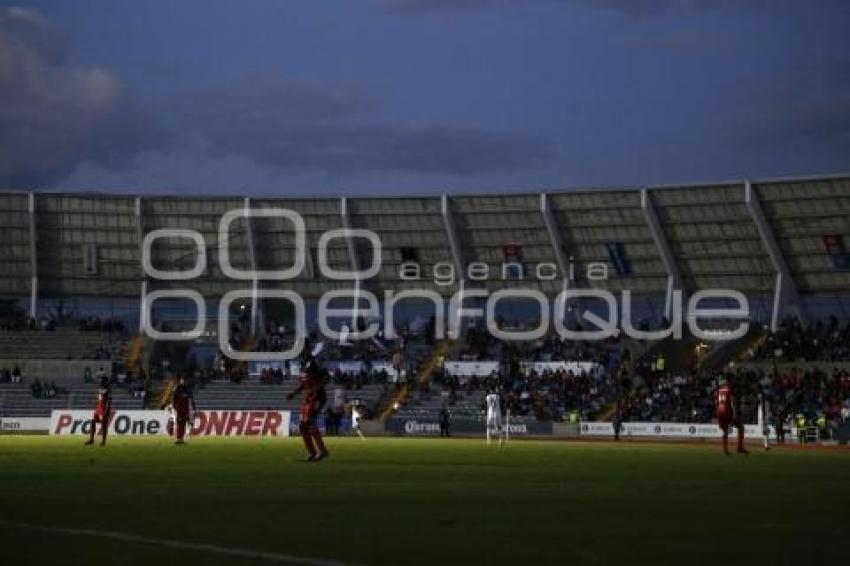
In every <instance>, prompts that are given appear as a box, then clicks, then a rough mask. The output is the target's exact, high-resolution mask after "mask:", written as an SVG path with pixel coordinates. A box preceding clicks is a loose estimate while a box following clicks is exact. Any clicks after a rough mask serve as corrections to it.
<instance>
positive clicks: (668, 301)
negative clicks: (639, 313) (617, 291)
mask: <svg viewBox="0 0 850 566" xmlns="http://www.w3.org/2000/svg"><path fill="white" fill-rule="evenodd" d="M640 207H641V210H643V216H644V218H645V219H646V224H647V226H649V231H650V232H651V233H652V239H653V241H655V247H656V248H658V253H659V254H660V255H661V261H662V262H663V263H664V269H666V270H667V292H666V295H665V299H664V317H665V318H667V319H668V320H669V319H670V315H671V312H672V310H673V291H674V290H677V289H678V290H680V291H682V295H683V296H684V289H683V284H682V274H681V273H680V271H679V265H678V264H677V263H676V256H674V255H673V249H672V248H671V247H670V243H669V242H668V241H667V236H666V235H665V234H664V230H663V229H662V228H661V221H660V220H659V219H658V213H657V212H656V210H655V203H654V202H653V201H652V194H651V193H650V192H649V189H645V188H644V189H641V190H640Z"/></svg>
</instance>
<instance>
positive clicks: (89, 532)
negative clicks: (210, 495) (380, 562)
mask: <svg viewBox="0 0 850 566" xmlns="http://www.w3.org/2000/svg"><path fill="white" fill-rule="evenodd" d="M0 525H3V526H6V527H12V528H17V529H27V530H33V531H44V532H51V533H58V534H64V535H73V536H89V537H98V538H106V539H112V540H120V541H124V542H132V543H139V544H151V545H156V546H165V547H168V548H177V549H180V550H196V551H199V552H209V553H212V554H224V555H228V556H238V557H241V558H251V559H256V560H267V561H269V562H283V563H286V564H299V565H304V566H355V565H354V564H351V563H346V562H339V561H337V560H326V559H323V558H309V557H304V556H293V555H291V554H280V553H278V552H264V551H260V550H249V549H245V548H233V547H228V546H220V545H217V544H205V543H197V542H185V541H180V540H173V539H167V538H158V537H145V536H139V535H132V534H128V533H119V532H115V531H99V530H94V529H78V528H72V527H48V526H43V525H32V524H28V523H16V522H11V521H3V520H0Z"/></svg>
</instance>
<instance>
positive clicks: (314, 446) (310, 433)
mask: <svg viewBox="0 0 850 566" xmlns="http://www.w3.org/2000/svg"><path fill="white" fill-rule="evenodd" d="M304 351H305V355H304V357H303V358H302V360H303V363H304V367H303V370H302V375H301V383H299V384H298V387H297V388H296V389H295V391H293V392H292V393H290V394H289V395H287V397H286V398H287V399H293V398H294V397H295V396H296V395H298V394H299V393H301V392H304V394H305V395H304V401H303V402H302V403H301V420H300V422H299V424H298V428H299V429H300V431H301V438H303V439H304V446H305V447H306V448H307V454H308V456H307V461H308V462H318V461H320V460H324V459H325V458H327V457H328V456H329V453H328V449H327V448H326V447H325V442H324V440H322V433H321V431H320V430H319V423H318V419H319V415H320V414H321V412H322V409H323V408H324V406H325V403H326V402H327V393H326V392H325V378H324V374H323V372H322V370H321V368H320V367H319V364H318V363H317V362H316V360H315V359H314V358H313V356H312V354H311V353H310V351H309V344H308V345H307V346H305V349H304Z"/></svg>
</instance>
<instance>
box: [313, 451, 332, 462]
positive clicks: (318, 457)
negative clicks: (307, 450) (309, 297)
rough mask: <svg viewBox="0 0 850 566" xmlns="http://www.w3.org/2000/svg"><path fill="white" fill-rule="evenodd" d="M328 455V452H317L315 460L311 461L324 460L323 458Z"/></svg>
mask: <svg viewBox="0 0 850 566" xmlns="http://www.w3.org/2000/svg"><path fill="white" fill-rule="evenodd" d="M328 456H330V452H322V453H321V454H319V455H318V456H316V459H315V460H313V461H314V462H321V461H322V460H324V459H325V458H327V457H328Z"/></svg>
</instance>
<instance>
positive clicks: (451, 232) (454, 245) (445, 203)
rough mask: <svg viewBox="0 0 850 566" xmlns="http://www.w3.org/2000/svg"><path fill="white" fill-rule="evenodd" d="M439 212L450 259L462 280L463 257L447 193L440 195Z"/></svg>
mask: <svg viewBox="0 0 850 566" xmlns="http://www.w3.org/2000/svg"><path fill="white" fill-rule="evenodd" d="M440 213H441V214H442V215H443V228H444V229H445V231H446V239H447V240H448V241H449V249H450V250H451V252H452V261H453V262H454V264H455V271H456V272H457V277H458V280H459V281H463V280H464V276H463V273H464V270H463V259H462V257H461V250H460V240H459V239H458V237H457V231H456V230H455V222H454V218H452V212H451V210H450V208H449V197H448V195H441V196H440Z"/></svg>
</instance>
